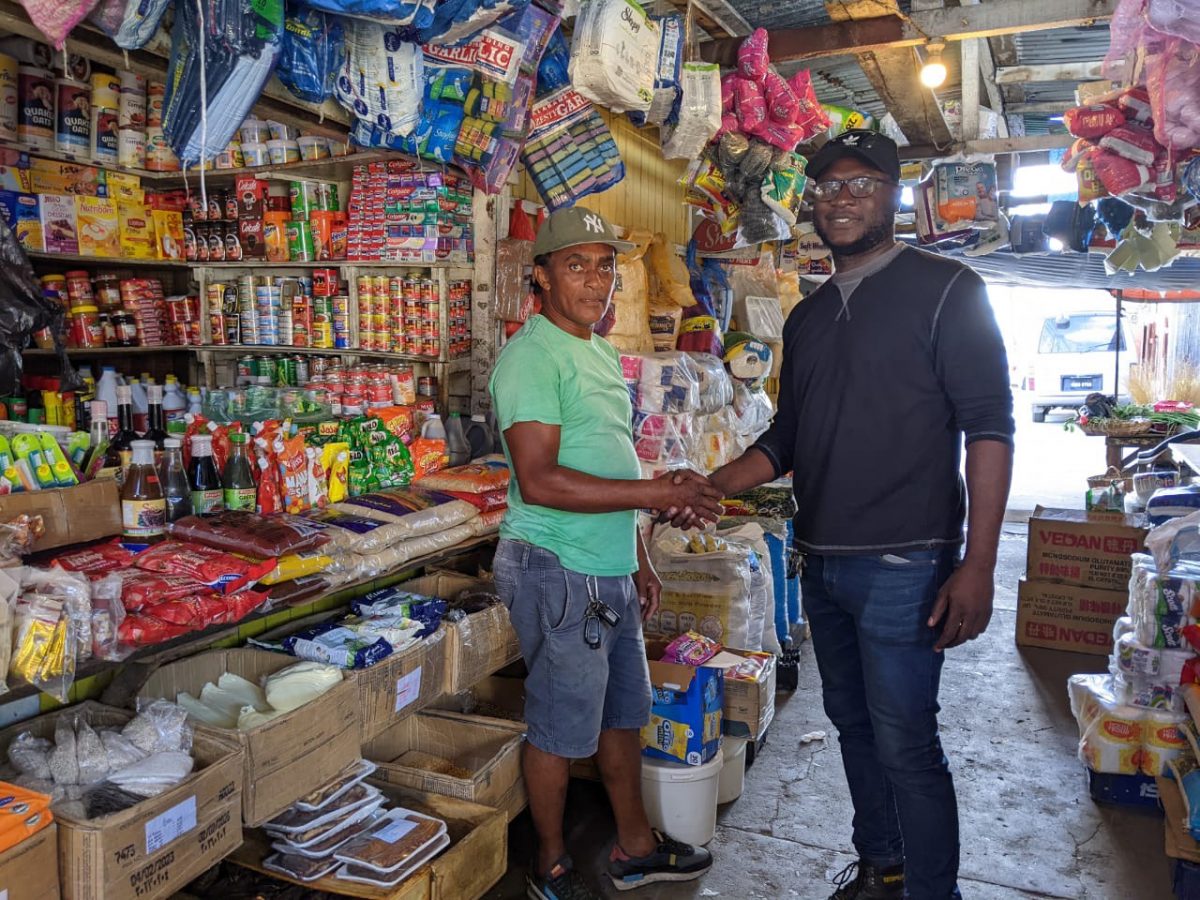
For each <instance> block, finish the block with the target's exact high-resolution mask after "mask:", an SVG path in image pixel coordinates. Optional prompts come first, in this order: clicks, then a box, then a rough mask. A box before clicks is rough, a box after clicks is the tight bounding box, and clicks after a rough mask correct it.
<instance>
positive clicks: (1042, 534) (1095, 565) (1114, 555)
mask: <svg viewBox="0 0 1200 900" xmlns="http://www.w3.org/2000/svg"><path fill="white" fill-rule="evenodd" d="M1147 531H1148V529H1147V528H1145V527H1143V526H1142V525H1141V524H1140V520H1139V519H1138V518H1137V517H1134V516H1127V515H1124V514H1122V513H1097V512H1084V511H1083V510H1079V509H1043V508H1042V507H1040V506H1039V507H1038V508H1037V509H1036V510H1034V513H1033V516H1032V517H1031V518H1030V519H1029V551H1028V557H1027V564H1026V567H1025V568H1026V571H1025V574H1026V575H1027V576H1028V577H1029V578H1031V579H1032V578H1036V579H1038V580H1039V581H1058V582H1061V583H1063V584H1077V585H1080V586H1082V587H1093V588H1102V589H1104V590H1107V591H1124V590H1126V589H1127V588H1128V587H1129V576H1130V574H1131V572H1132V564H1131V562H1130V559H1129V557H1130V555H1131V554H1133V553H1140V552H1142V550H1143V548H1144V547H1145V542H1146V533H1147Z"/></svg>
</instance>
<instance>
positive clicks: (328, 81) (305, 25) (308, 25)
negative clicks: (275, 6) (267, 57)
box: [276, 5, 345, 103]
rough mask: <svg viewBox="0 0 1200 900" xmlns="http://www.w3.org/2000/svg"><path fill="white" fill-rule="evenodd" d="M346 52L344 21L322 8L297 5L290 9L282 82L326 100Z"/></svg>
mask: <svg viewBox="0 0 1200 900" xmlns="http://www.w3.org/2000/svg"><path fill="white" fill-rule="evenodd" d="M344 52H345V46H344V38H343V34H342V23H341V21H340V20H339V19H337V18H335V17H334V16H330V15H328V14H326V13H324V12H322V11H321V10H319V9H312V8H311V7H307V6H303V5H296V6H290V7H288V10H287V18H286V20H285V21H284V29H283V41H282V46H281V49H280V55H279V65H278V66H277V69H276V71H277V73H278V75H279V80H280V81H282V82H283V86H284V87H286V88H287V89H288V90H289V91H291V92H292V93H293V94H295V95H296V96H297V97H299V98H300V99H301V100H307V101H308V102H309V103H324V102H325V101H326V100H327V99H329V97H331V96H332V95H333V87H334V81H335V80H336V78H337V73H338V72H339V71H340V70H341V68H342V55H343V53H344Z"/></svg>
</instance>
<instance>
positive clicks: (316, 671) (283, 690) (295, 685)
mask: <svg viewBox="0 0 1200 900" xmlns="http://www.w3.org/2000/svg"><path fill="white" fill-rule="evenodd" d="M341 680H342V673H341V670H340V669H337V668H335V667H333V666H326V665H322V664H320V663H315V662H299V663H296V664H295V665H292V666H288V667H287V668H284V669H280V670H279V671H278V672H275V673H274V674H272V675H270V676H269V677H268V678H267V680H266V683H265V684H264V685H263V690H264V692H265V694H266V698H267V703H269V704H270V705H271V708H272V709H274V710H278V711H279V712H291V711H292V710H294V709H299V708H300V707H301V706H303V705H304V704H305V703H308V702H309V701H310V700H315V699H316V698H317V697H319V696H321V695H322V694H324V693H325V692H326V691H328V690H329V689H330V688H332V687H333V686H334V685H336V684H337V683H338V682H340V681H341Z"/></svg>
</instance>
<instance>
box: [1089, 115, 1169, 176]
mask: <svg viewBox="0 0 1200 900" xmlns="http://www.w3.org/2000/svg"><path fill="white" fill-rule="evenodd" d="M1100 146H1101V147H1103V148H1104V149H1106V150H1111V151H1112V152H1113V153H1115V154H1117V155H1118V156H1121V157H1124V158H1125V159H1128V160H1130V161H1131V162H1135V163H1138V164H1139V165H1143V166H1149V165H1151V164H1153V162H1154V158H1155V157H1156V156H1158V153H1159V151H1160V150H1161V149H1162V148H1161V147H1160V146H1159V144H1158V142H1157V141H1156V140H1155V139H1154V135H1153V134H1152V133H1151V132H1150V130H1149V129H1147V128H1142V127H1140V126H1138V125H1133V124H1128V123H1127V124H1124V125H1119V126H1117V127H1116V128H1114V129H1112V130H1111V131H1109V132H1107V133H1106V134H1104V136H1103V137H1101V138H1100Z"/></svg>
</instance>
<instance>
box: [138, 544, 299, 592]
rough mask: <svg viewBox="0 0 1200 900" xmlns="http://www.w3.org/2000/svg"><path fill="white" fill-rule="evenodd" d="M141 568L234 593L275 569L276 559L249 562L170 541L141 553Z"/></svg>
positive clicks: (228, 554) (139, 555)
mask: <svg viewBox="0 0 1200 900" xmlns="http://www.w3.org/2000/svg"><path fill="white" fill-rule="evenodd" d="M135 564H136V565H137V567H138V568H139V569H143V570H144V571H147V572H158V573H161V574H164V575H182V576H185V577H188V578H194V579H195V580H196V581H197V582H199V583H200V584H203V585H206V586H207V587H208V588H210V589H211V590H214V591H219V592H221V593H225V594H231V593H233V592H235V591H240V590H242V589H243V588H245V587H248V586H249V585H251V584H253V583H254V582H256V581H258V579H260V578H262V576H264V575H266V574H267V573H268V572H270V571H271V570H272V569H273V568H275V560H274V559H265V560H258V561H255V560H249V559H243V558H239V557H236V556H233V555H232V554H230V553H223V552H221V551H220V550H214V549H212V548H211V547H205V546H203V545H202V544H189V543H181V542H178V541H167V542H165V543H162V544H159V545H157V546H155V547H151V548H150V549H149V550H146V551H143V552H142V553H140V554H138V557H137V560H136V563H135Z"/></svg>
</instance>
